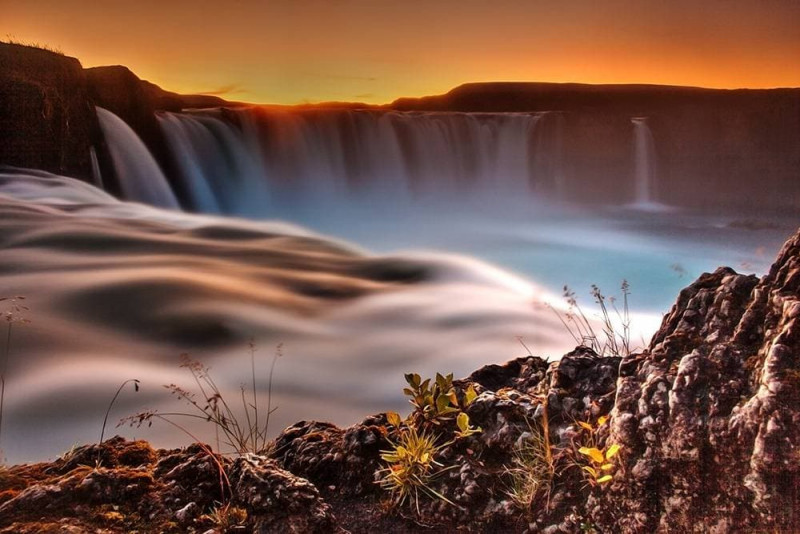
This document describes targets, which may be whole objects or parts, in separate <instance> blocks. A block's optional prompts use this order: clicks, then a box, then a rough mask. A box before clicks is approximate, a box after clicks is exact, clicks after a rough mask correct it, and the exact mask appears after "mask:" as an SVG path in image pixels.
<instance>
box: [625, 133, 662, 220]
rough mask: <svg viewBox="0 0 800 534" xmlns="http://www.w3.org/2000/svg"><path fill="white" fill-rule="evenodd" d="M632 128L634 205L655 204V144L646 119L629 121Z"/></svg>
mask: <svg viewBox="0 0 800 534" xmlns="http://www.w3.org/2000/svg"><path fill="white" fill-rule="evenodd" d="M631 122H632V123H633V128H634V138H635V141H634V151H633V157H634V176H635V180H636V196H635V204H640V205H647V204H655V203H656V202H657V201H656V198H655V197H656V193H655V179H656V176H655V174H656V173H655V170H656V169H655V157H654V155H655V148H654V147H655V143H654V142H653V134H652V133H651V132H650V127H649V126H647V118H646V117H634V118H632V119H631Z"/></svg>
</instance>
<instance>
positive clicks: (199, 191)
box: [158, 108, 541, 216]
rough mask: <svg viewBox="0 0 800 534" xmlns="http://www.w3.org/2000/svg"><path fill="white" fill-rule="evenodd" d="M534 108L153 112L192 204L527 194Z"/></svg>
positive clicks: (263, 208) (261, 208)
mask: <svg viewBox="0 0 800 534" xmlns="http://www.w3.org/2000/svg"><path fill="white" fill-rule="evenodd" d="M540 118H541V114H529V113H482V114H472V113H436V112H393V111H392V112H389V111H374V110H370V111H367V110H305V111H303V110H282V109H270V108H250V109H240V110H225V111H221V110H203V111H198V112H192V113H161V114H159V116H158V119H159V123H160V125H161V127H162V129H163V131H164V133H165V136H166V139H167V142H168V144H169V148H170V152H171V153H172V154H173V157H174V160H175V162H176V165H177V167H178V169H179V172H180V176H179V177H178V179H180V180H181V181H182V183H183V185H184V186H185V187H184V189H186V190H187V191H189V196H190V198H189V202H190V203H191V205H192V207H193V208H195V209H196V210H198V211H211V212H222V213H235V214H245V215H262V216H263V215H265V214H269V206H271V205H275V203H282V202H283V203H285V202H287V201H289V202H290V201H292V200H295V201H296V200H297V199H302V201H304V202H308V201H310V200H313V199H319V200H330V199H331V198H332V197H337V196H348V197H350V196H353V195H369V194H376V195H381V196H383V197H391V198H393V199H402V198H407V197H414V196H420V195H433V196H435V195H446V196H452V195H453V194H467V193H469V192H473V193H479V194H480V195H483V196H486V195H490V196H491V195H507V194H508V193H513V194H517V193H525V194H527V193H529V192H530V190H531V189H532V187H533V182H534V179H535V176H533V174H532V172H531V167H532V161H533V160H532V157H533V151H534V145H535V143H534V141H533V139H534V134H535V131H536V125H537V123H538V121H539V119H540Z"/></svg>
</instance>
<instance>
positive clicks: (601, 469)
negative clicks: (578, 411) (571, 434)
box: [578, 416, 622, 486]
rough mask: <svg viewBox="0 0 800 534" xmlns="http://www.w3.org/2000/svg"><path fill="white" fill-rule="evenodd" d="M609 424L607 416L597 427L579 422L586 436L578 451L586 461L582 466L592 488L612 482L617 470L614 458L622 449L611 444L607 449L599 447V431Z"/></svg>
mask: <svg viewBox="0 0 800 534" xmlns="http://www.w3.org/2000/svg"><path fill="white" fill-rule="evenodd" d="M607 422H608V417H607V416H602V417H600V418H599V419H598V420H597V424H596V425H592V424H591V423H588V422H586V421H578V426H579V427H580V428H581V429H582V430H583V434H584V436H585V439H584V441H583V443H584V445H583V446H581V447H580V448H579V449H578V453H579V454H581V455H583V457H585V459H586V461H585V462H584V463H583V465H581V469H582V470H583V471H584V472H585V473H587V478H588V480H589V483H590V484H591V485H592V486H599V485H602V484H606V483H608V482H611V480H612V479H613V478H614V471H615V470H616V465H615V463H614V458H615V457H616V456H617V454H619V451H620V450H621V448H622V447H621V446H620V445H619V444H618V443H609V444H606V446H605V447H600V446H599V445H598V440H597V431H598V429H600V427H602V426H603V425H605V424H606V423H607Z"/></svg>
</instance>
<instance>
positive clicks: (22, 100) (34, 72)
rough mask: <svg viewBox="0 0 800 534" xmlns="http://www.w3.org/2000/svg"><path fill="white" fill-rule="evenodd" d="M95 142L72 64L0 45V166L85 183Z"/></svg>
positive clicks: (78, 71) (92, 119)
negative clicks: (44, 173) (63, 177)
mask: <svg viewBox="0 0 800 534" xmlns="http://www.w3.org/2000/svg"><path fill="white" fill-rule="evenodd" d="M100 139H101V135H100V132H99V126H98V124H97V118H96V116H95V113H94V108H93V107H92V104H91V102H90V100H89V96H88V92H87V89H86V83H85V78H84V76H83V69H82V68H81V64H80V63H79V62H78V60H77V59H75V58H70V57H66V56H62V55H60V54H56V53H53V52H50V51H47V50H41V49H38V48H33V47H28V46H20V45H10V44H6V43H0V163H4V164H7V165H14V166H18V167H30V168H35V169H43V170H47V171H51V172H54V173H58V174H63V175H67V176H75V177H78V178H82V179H85V180H90V179H91V175H92V174H91V173H92V171H91V159H90V155H89V154H90V152H89V151H90V147H91V146H92V145H93V144H96V143H97V142H98V141H99V140H100Z"/></svg>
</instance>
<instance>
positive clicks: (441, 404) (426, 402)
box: [403, 373, 478, 433]
mask: <svg viewBox="0 0 800 534" xmlns="http://www.w3.org/2000/svg"><path fill="white" fill-rule="evenodd" d="M405 379H406V382H407V383H408V387H406V388H404V389H403V393H405V394H406V395H407V396H408V397H409V402H410V403H411V405H412V406H413V407H414V413H412V414H411V416H410V417H411V419H412V420H413V421H414V422H428V423H433V424H439V423H440V422H442V421H447V420H452V419H453V418H455V417H457V415H458V414H459V413H463V412H462V410H463V409H466V408H467V406H469V405H470V404H471V403H472V401H474V400H475V398H476V397H477V396H478V394H477V393H476V392H475V388H474V387H473V386H472V384H470V386H469V387H468V388H467V389H466V390H465V391H464V398H463V402H462V403H460V404H459V399H458V395H457V394H456V390H455V387H454V386H453V373H450V374H448V375H446V376H445V375H442V374H440V373H436V378H435V379H434V380H431V379H430V378H426V379H425V380H422V377H420V375H418V374H417V373H408V374H406V375H405ZM465 415H466V414H465ZM462 420H463V419H462ZM467 423H469V418H467ZM462 430H463V429H462ZM473 433H474V432H473Z"/></svg>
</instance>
